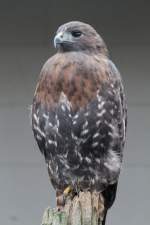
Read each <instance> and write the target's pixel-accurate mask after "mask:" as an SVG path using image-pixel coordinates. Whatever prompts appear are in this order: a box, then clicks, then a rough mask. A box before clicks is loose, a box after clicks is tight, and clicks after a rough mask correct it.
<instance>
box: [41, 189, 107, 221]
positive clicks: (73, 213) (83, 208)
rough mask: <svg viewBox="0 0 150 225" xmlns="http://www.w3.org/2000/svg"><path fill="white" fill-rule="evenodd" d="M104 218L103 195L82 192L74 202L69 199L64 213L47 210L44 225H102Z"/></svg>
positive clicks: (63, 210)
mask: <svg viewBox="0 0 150 225" xmlns="http://www.w3.org/2000/svg"><path fill="white" fill-rule="evenodd" d="M103 216H104V200H103V197H102V195H101V194H98V193H92V194H91V193H90V192H80V193H79V196H75V197H74V199H73V200H70V199H67V200H66V204H65V206H64V208H63V209H62V211H57V210H56V209H50V208H48V209H46V210H45V212H44V215H43V221H42V225H100V224H101V223H102V220H103Z"/></svg>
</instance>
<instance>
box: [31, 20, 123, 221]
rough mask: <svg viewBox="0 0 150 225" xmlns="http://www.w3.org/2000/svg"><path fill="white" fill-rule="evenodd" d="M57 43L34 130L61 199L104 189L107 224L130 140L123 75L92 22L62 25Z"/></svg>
mask: <svg viewBox="0 0 150 225" xmlns="http://www.w3.org/2000/svg"><path fill="white" fill-rule="evenodd" d="M54 47H55V48H56V54H54V55H53V56H51V57H50V58H49V59H48V60H47V61H46V63H45V64H44V65H43V67H42V69H41V72H40V75H39V80H38V82H37V86H36V90H35V94H34V97H33V103H32V130H33V134H34V137H35V140H36V142H37V144H38V147H39V149H40V151H41V153H42V154H43V155H44V158H45V162H46V165H47V168H48V174H49V177H50V180H51V183H52V185H53V187H54V189H55V190H56V196H57V197H58V199H59V196H64V195H65V194H68V193H69V192H70V190H72V193H73V192H74V193H76V194H78V192H80V191H90V192H93V191H96V192H98V193H102V195H103V197H104V206H105V216H104V220H103V225H104V224H105V219H106V215H107V211H108V209H109V208H110V207H111V206H112V205H113V203H114V200H115V197H116V192H117V184H118V179H119V174H120V170H121V165H122V160H123V149H124V144H125V139H126V127H127V104H126V97H125V91H124V86H123V81H122V77H121V75H120V73H119V70H118V69H117V67H116V66H115V64H114V63H113V62H112V60H111V59H110V57H109V53H108V49H107V46H106V44H105V42H104V40H103V38H102V37H101V36H100V35H99V34H98V32H97V31H96V29H94V28H93V27H92V26H91V25H89V24H87V23H83V22H80V21H71V22H68V23H65V24H63V25H61V26H60V27H59V28H58V30H57V32H56V35H55V37H54ZM60 199H61V198H60ZM57 204H58V207H59V204H60V205H61V204H63V201H62V202H61V201H60V202H59V201H58V202H57Z"/></svg>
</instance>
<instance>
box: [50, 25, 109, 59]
mask: <svg viewBox="0 0 150 225" xmlns="http://www.w3.org/2000/svg"><path fill="white" fill-rule="evenodd" d="M54 45H55V47H56V48H57V49H58V51H59V52H67V51H85V52H87V53H101V54H104V55H107V48H106V45H105V43H104V41H103V39H102V38H101V37H100V35H99V34H98V33H97V32H96V30H95V29H94V28H93V27H92V26H90V25H89V24H86V23H82V22H79V21H72V22H69V23H65V24H63V25H62V26H60V27H59V28H58V30H57V33H56V36H55V38H54Z"/></svg>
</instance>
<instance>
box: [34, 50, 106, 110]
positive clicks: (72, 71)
mask: <svg viewBox="0 0 150 225" xmlns="http://www.w3.org/2000/svg"><path fill="white" fill-rule="evenodd" d="M107 74H108V73H107V60H106V59H103V58H101V57H100V56H99V57H98V56H87V55H83V54H82V55H81V54H68V55H67V54H66V55H65V54H58V55H55V56H54V57H52V58H50V59H49V60H48V61H47V63H46V64H45V65H44V67H43V69H42V71H41V76H40V80H39V83H38V85H37V89H36V98H37V100H38V101H40V102H42V103H43V104H45V105H47V107H51V108H52V107H55V106H56V105H57V104H58V102H59V100H60V96H61V94H62V93H63V94H65V95H66V96H67V98H68V100H69V102H70V103H71V105H72V108H73V109H74V110H78V109H79V108H81V107H84V106H86V105H87V104H88V102H90V101H91V100H92V99H93V98H94V97H95V96H96V94H97V90H100V88H101V86H102V85H103V83H106V82H107V81H108V79H109V78H108V75H107Z"/></svg>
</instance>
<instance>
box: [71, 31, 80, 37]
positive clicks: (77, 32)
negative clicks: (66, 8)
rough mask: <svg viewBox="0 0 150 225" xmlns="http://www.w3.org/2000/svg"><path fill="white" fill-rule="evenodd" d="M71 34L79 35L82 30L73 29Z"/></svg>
mask: <svg viewBox="0 0 150 225" xmlns="http://www.w3.org/2000/svg"><path fill="white" fill-rule="evenodd" d="M71 34H72V36H73V37H80V36H81V34H82V32H81V31H79V30H74V31H72V32H71Z"/></svg>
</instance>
